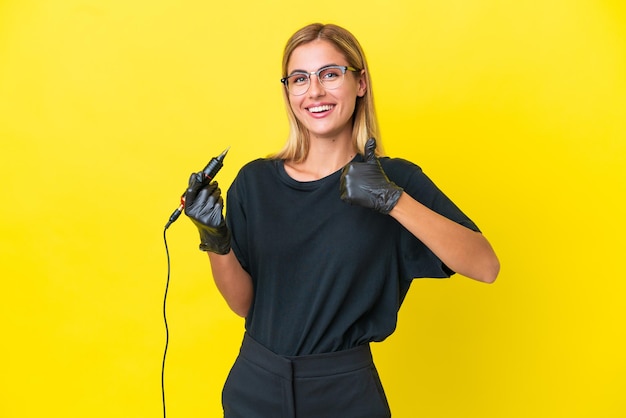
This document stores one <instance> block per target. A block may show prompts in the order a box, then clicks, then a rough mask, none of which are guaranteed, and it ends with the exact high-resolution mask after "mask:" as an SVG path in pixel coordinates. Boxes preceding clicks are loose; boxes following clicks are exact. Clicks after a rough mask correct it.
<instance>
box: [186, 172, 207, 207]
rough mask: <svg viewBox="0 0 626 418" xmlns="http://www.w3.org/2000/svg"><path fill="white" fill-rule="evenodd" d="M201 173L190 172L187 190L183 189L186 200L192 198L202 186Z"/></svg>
mask: <svg viewBox="0 0 626 418" xmlns="http://www.w3.org/2000/svg"><path fill="white" fill-rule="evenodd" d="M202 181H203V175H202V173H192V174H191V176H189V183H188V186H187V190H186V191H185V199H186V200H194V199H195V197H196V195H197V194H198V192H199V191H200V189H201V188H202Z"/></svg>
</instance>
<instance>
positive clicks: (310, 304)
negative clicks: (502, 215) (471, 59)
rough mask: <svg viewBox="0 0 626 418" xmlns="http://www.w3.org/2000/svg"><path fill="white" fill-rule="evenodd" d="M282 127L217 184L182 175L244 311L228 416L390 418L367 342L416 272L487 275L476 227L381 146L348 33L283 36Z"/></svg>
mask: <svg viewBox="0 0 626 418" xmlns="http://www.w3.org/2000/svg"><path fill="white" fill-rule="evenodd" d="M281 82H282V84H283V86H284V98H285V103H286V107H287V112H288V117H289V124H290V134H289V138H288V140H287V143H286V145H285V147H284V148H283V149H282V150H281V151H279V152H278V153H276V154H275V155H273V156H272V157H269V158H263V159H258V160H255V161H252V162H250V163H248V164H246V165H245V166H244V167H243V168H242V169H241V171H240V172H239V174H238V175H237V177H236V179H235V180H234V182H233V184H232V185H231V187H230V188H229V190H228V193H227V200H228V205H227V206H228V212H227V214H226V217H225V218H224V217H223V215H222V209H223V201H222V197H221V192H220V189H219V187H218V185H217V183H215V182H209V181H208V180H206V179H204V178H203V177H202V175H201V174H200V173H195V174H192V176H191V178H190V181H189V188H188V190H187V192H186V202H187V205H186V208H185V213H186V214H187V216H189V218H190V219H191V220H192V221H193V222H194V224H195V225H196V226H197V227H198V230H199V232H200V241H201V244H200V249H201V250H203V251H207V252H208V254H209V259H210V263H211V269H212V272H213V276H214V278H215V282H216V285H217V287H218V289H219V290H220V292H221V294H222V295H223V297H224V298H225V300H226V301H227V303H228V305H229V306H230V307H231V309H232V310H233V311H234V312H235V313H237V314H239V315H241V316H242V317H245V318H246V321H245V325H246V326H245V329H246V330H245V333H244V337H243V343H242V346H241V351H240V354H239V357H238V358H237V360H236V362H235V364H234V365H233V367H232V370H231V372H230V374H229V376H228V379H227V381H226V384H225V386H224V390H223V399H222V400H223V407H224V416H225V417H227V418H235V417H237V418H256V417H258V418H277V417H296V416H297V417H298V418H307V417H316V418H318V417H324V418H329V417H337V418H351V417H354V418H356V417H371V418H379V417H380V418H383V417H390V416H391V412H390V408H389V405H388V403H387V400H386V397H385V394H384V390H383V387H382V384H381V382H380V379H379V377H378V374H377V372H376V368H375V366H374V363H373V360H372V355H371V352H370V348H369V343H370V342H373V341H382V340H384V339H385V338H387V337H388V336H389V335H390V334H391V333H392V332H393V331H394V329H395V327H396V321H397V313H398V310H399V309H400V306H401V304H402V301H403V299H404V297H405V295H406V293H407V291H408V290H409V287H410V285H411V281H412V280H413V279H414V278H422V277H434V278H443V277H449V276H450V275H452V274H454V273H455V272H458V273H460V274H463V275H464V276H467V277H470V278H472V279H475V280H479V281H483V282H488V283H490V282H493V281H494V280H495V279H496V276H497V275H498V272H499V262H498V259H497V257H496V255H495V253H494V251H493V250H492V248H491V245H490V244H489V242H488V241H487V240H486V239H485V237H484V236H483V235H482V234H481V233H480V232H479V230H478V228H477V227H476V225H475V224H474V223H473V222H472V221H471V220H470V219H469V218H468V217H467V216H465V215H464V214H463V212H461V210H459V208H458V207H457V206H456V205H454V203H453V202H452V201H450V199H448V198H447V197H446V196H445V195H444V194H443V193H442V192H441V191H440V190H439V189H438V188H437V187H436V186H435V185H434V184H433V183H432V181H430V180H429V178H428V177H427V176H426V175H425V174H424V173H423V172H422V170H421V169H420V168H419V167H418V166H417V165H415V164H413V163H411V162H409V161H406V160H403V159H399V158H389V157H383V156H382V153H381V151H380V150H381V147H380V145H378V146H377V144H376V141H375V140H374V138H378V136H379V135H378V124H377V120H376V113H375V109H374V100H373V94H372V80H371V77H370V74H369V69H368V66H367V62H366V59H365V54H364V53H363V50H362V48H361V46H360V45H359V43H358V41H357V40H356V39H355V37H354V36H353V35H352V34H351V33H350V32H348V31H347V30H345V29H343V28H341V27H339V26H336V25H323V24H312V25H308V26H306V27H304V28H302V29H300V30H299V31H297V32H296V33H295V34H293V35H292V37H291V38H290V39H289V41H288V42H287V45H286V47H285V51H284V58H283V78H282V79H281Z"/></svg>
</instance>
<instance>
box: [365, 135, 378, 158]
mask: <svg viewBox="0 0 626 418" xmlns="http://www.w3.org/2000/svg"><path fill="white" fill-rule="evenodd" d="M375 156H376V138H370V139H368V140H367V142H366V143H365V162H366V163H369V162H372V161H374V157H375Z"/></svg>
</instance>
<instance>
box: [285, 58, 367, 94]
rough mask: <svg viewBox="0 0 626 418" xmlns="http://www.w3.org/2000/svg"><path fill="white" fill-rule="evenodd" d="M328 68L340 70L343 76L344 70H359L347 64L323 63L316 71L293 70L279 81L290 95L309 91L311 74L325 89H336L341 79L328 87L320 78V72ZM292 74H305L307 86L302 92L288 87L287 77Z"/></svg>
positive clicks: (344, 74)
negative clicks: (336, 83) (293, 90)
mask: <svg viewBox="0 0 626 418" xmlns="http://www.w3.org/2000/svg"><path fill="white" fill-rule="evenodd" d="M330 69H337V70H341V75H342V76H343V77H344V78H345V76H346V71H352V72H359V71H361V70H359V69H358V68H354V67H351V66H349V65H325V66H323V67H322V68H319V69H318V70H317V71H313V72H307V71H294V72H293V73H291V74H289V75H288V76H285V77H283V78H281V79H280V82H281V83H282V84H283V85H284V86H285V88H286V89H287V92H288V93H289V94H291V95H292V96H302V95H303V94H305V93H306V92H307V91H309V89H310V88H311V76H313V75H314V76H316V77H317V81H319V83H320V86H322V87H324V89H325V90H335V89H338V88H339V87H341V86H342V85H343V79H342V80H341V84H339V85H338V86H336V87H330V88H328V87H326V86H325V85H324V82H323V81H321V80H320V73H321V72H322V71H325V70H330ZM294 75H306V79H307V86H306V89H304V91H303V92H302V93H298V94H294V93H292V92H291V90H290V89H289V78H291V77H293V76H294Z"/></svg>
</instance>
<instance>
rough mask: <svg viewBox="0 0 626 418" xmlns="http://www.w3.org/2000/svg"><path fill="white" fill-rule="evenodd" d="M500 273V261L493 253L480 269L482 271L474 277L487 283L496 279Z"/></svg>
mask: <svg viewBox="0 0 626 418" xmlns="http://www.w3.org/2000/svg"><path fill="white" fill-rule="evenodd" d="M498 274H500V261H499V260H498V258H497V257H496V256H495V255H494V257H493V259H492V260H490V262H489V263H488V264H487V265H486V266H485V267H484V268H483V269H482V273H481V274H480V276H479V277H477V278H476V279H477V280H479V281H481V282H483V283H487V284H491V283H493V282H495V281H496V279H497V278H498Z"/></svg>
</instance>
